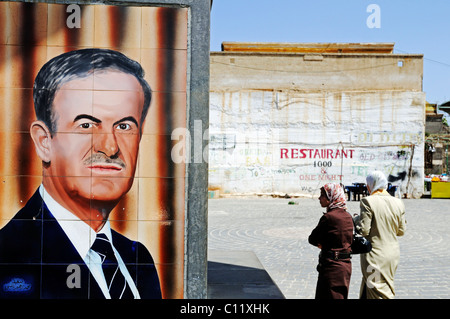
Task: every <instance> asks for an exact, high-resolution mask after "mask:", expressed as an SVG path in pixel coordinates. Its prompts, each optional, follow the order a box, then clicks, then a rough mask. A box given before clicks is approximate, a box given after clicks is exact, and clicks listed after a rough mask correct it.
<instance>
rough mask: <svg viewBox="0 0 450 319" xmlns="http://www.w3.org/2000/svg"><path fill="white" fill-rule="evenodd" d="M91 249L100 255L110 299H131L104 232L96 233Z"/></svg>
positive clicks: (131, 295) (127, 286)
mask: <svg viewBox="0 0 450 319" xmlns="http://www.w3.org/2000/svg"><path fill="white" fill-rule="evenodd" d="M91 249H92V250H93V251H95V252H96V253H98V254H99V255H100V258H101V259H102V269H103V273H104V275H105V279H106V284H107V286H108V290H109V293H110V295H111V299H133V298H134V296H133V292H132V291H131V288H130V287H129V285H128V284H127V281H126V279H125V277H124V275H123V274H122V272H121V271H120V268H119V265H118V263H117V259H116V257H115V255H114V251H113V249H112V246H111V242H110V241H109V240H108V238H107V237H106V235H105V234H97V238H96V239H95V241H94V244H93V245H92V247H91Z"/></svg>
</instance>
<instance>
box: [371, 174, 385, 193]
mask: <svg viewBox="0 0 450 319" xmlns="http://www.w3.org/2000/svg"><path fill="white" fill-rule="evenodd" d="M366 182H367V187H369V188H370V194H373V193H374V192H376V191H377V190H379V189H386V188H387V185H388V181H387V179H386V176H385V175H384V174H383V173H382V172H380V171H373V172H370V173H369V175H367V177H366Z"/></svg>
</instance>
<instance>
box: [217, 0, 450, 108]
mask: <svg viewBox="0 0 450 319" xmlns="http://www.w3.org/2000/svg"><path fill="white" fill-rule="evenodd" d="M370 4H376V5H378V8H379V12H380V15H379V18H380V19H379V23H380V24H379V28H376V27H373V28H369V27H368V25H367V20H368V18H369V16H371V14H374V13H375V11H370V12H367V8H368V6H369V5H370ZM371 18H373V16H371ZM369 20H370V21H373V22H375V20H372V19H369ZM224 41H238V42H239V41H242V42H394V43H395V47H394V53H418V54H424V77H423V90H424V91H425V93H426V99H427V101H428V102H430V103H438V104H441V103H444V102H446V101H449V100H450V1H449V0H369V1H367V0H214V2H213V6H212V11H211V51H220V50H221V43H222V42H224Z"/></svg>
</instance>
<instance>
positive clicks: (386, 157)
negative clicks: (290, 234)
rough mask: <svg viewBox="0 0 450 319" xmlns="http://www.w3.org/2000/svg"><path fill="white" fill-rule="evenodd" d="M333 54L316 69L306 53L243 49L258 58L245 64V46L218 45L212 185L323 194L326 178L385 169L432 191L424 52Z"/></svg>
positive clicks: (406, 189)
mask: <svg viewBox="0 0 450 319" xmlns="http://www.w3.org/2000/svg"><path fill="white" fill-rule="evenodd" d="M332 56H333V58H332V59H328V60H329V61H328V62H327V66H326V67H325V68H323V65H322V62H323V61H324V60H326V59H324V60H323V61H319V62H313V63H318V64H316V65H317V67H316V68H310V69H308V65H306V64H307V63H309V61H304V59H303V58H304V55H303V56H302V55H282V56H279V57H278V60H277V59H276V57H275V56H274V55H271V57H270V59H272V62H271V63H268V60H267V59H266V58H267V56H265V55H261V54H258V55H252V56H245V57H244V56H243V55H239V58H245V59H248V60H246V63H245V68H244V67H242V66H243V65H244V64H240V65H239V66H238V67H236V63H238V59H237V57H236V56H235V55H231V56H230V55H225V54H223V53H221V54H218V55H214V54H212V64H211V92H210V130H209V133H210V141H209V150H210V151H209V185H210V186H211V187H216V188H219V189H220V192H221V193H222V194H223V193H228V194H280V195H284V194H289V195H291V196H295V195H300V196H301V195H304V196H318V194H319V188H320V186H322V185H323V184H324V183H326V182H330V181H334V182H342V183H343V184H344V185H350V184H351V183H354V182H365V177H366V175H367V173H368V172H370V171H371V170H374V169H378V170H381V171H383V172H384V173H385V174H386V176H389V178H390V181H391V182H392V184H393V185H398V186H400V187H399V195H400V194H405V193H406V194H408V196H413V197H418V196H420V195H421V194H422V192H423V169H424V158H423V154H424V152H423V147H424V131H425V129H424V127H425V93H423V92H421V77H422V67H421V65H422V64H421V61H422V59H421V56H414V57H413V58H408V59H406V57H405V56H402V57H401V58H400V57H399V56H393V55H389V56H388V57H385V56H383V57H382V58H380V59H379V58H376V57H374V56H368V55H366V56H364V57H362V56H361V55H351V56H346V57H345V58H339V56H338V55H332ZM217 57H219V58H220V60H221V62H219V61H218V60H217ZM233 59H234V60H233ZM251 60H253V64H251V63H250V61H251ZM331 60H333V61H331ZM343 60H345V61H344V62H345V63H344V64H342V63H343ZM387 60H389V61H390V62H389V63H390V64H389V65H388V63H386V62H387ZM399 60H400V61H403V62H402V64H401V65H400V66H399V64H398V61H399ZM226 61H228V62H227V63H225V62H226ZM230 61H232V62H233V63H234V64H230ZM352 61H353V62H352ZM405 61H407V62H405ZM241 62H242V61H241V60H240V59H239V63H241ZM364 65H365V66H367V65H369V66H372V67H370V68H368V69H367V70H366V71H363V70H362V67H363V66H364ZM379 65H382V66H379ZM273 68H277V70H285V71H286V72H285V73H287V74H288V75H287V74H284V77H283V75H281V76H279V75H280V74H279V73H283V72H280V71H276V72H272V71H273V70H272V71H270V70H271V69H273ZM305 69H308V70H309V71H308V72H306V73H302V72H304V71H305ZM356 69H359V71H358V72H356V71H355V70H356ZM398 69H401V70H398ZM327 70H334V71H333V72H331V71H330V72H329V71H327ZM339 70H340V71H339ZM406 70H407V71H408V72H406ZM396 72H397V73H396ZM402 72H403V73H404V74H400V75H399V73H402ZM331 73H333V76H331ZM264 74H265V75H264ZM263 75H264V76H263ZM308 77H309V80H305V78H308ZM295 81H297V83H299V82H300V81H302V83H306V84H305V85H301V86H300V87H298V86H295V87H294V86H293V84H292V83H294V82H295ZM394 83H395V85H394ZM391 85H392V86H391Z"/></svg>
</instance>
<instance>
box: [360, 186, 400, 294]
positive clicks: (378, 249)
mask: <svg viewBox="0 0 450 319" xmlns="http://www.w3.org/2000/svg"><path fill="white" fill-rule="evenodd" d="M360 208H361V215H360V218H361V219H360V227H361V231H362V235H363V236H365V237H366V238H367V239H369V240H370V242H371V243H372V251H371V252H369V253H367V254H361V272H362V275H363V279H362V283H361V291H360V293H361V294H362V293H363V289H364V287H367V289H366V297H367V298H368V299H386V298H394V296H395V290H394V275H395V272H396V270H397V266H398V262H399V259H400V248H399V244H398V241H397V236H403V234H404V233H405V229H406V220H405V206H404V204H403V202H402V201H401V200H400V199H398V198H395V197H392V196H391V195H390V194H389V193H388V192H386V191H382V192H381V191H379V192H375V193H373V194H372V195H371V196H368V197H364V198H362V199H361V202H360Z"/></svg>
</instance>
